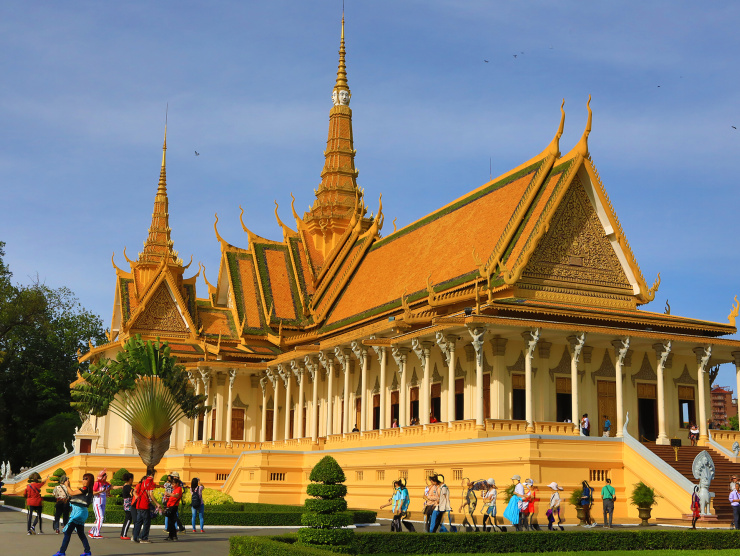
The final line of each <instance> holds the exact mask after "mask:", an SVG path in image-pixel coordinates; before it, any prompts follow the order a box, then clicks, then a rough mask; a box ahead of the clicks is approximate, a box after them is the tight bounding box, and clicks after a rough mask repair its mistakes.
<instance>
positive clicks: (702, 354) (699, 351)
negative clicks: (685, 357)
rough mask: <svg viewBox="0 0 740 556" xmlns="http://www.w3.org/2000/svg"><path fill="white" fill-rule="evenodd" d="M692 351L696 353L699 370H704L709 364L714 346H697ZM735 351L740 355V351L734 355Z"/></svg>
mask: <svg viewBox="0 0 740 556" xmlns="http://www.w3.org/2000/svg"><path fill="white" fill-rule="evenodd" d="M691 351H693V352H694V353H695V354H696V362H697V363H698V364H699V372H700V373H702V372H704V370H705V369H706V368H707V365H708V364H709V359H710V358H711V357H712V346H711V345H707V346H703V347H695V348H694V349H692V350H691ZM735 353H737V354H738V355H740V352H734V353H733V357H734V355H735ZM736 361H737V359H736Z"/></svg>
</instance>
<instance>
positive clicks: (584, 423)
mask: <svg viewBox="0 0 740 556" xmlns="http://www.w3.org/2000/svg"><path fill="white" fill-rule="evenodd" d="M581 434H582V435H583V436H591V422H590V421H589V420H588V413H584V414H583V417H582V418H581Z"/></svg>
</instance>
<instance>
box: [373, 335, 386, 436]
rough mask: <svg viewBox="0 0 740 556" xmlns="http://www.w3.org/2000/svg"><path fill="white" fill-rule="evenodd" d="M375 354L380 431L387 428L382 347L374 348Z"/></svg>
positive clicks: (383, 352)
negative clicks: (378, 388) (378, 389)
mask: <svg viewBox="0 0 740 556" xmlns="http://www.w3.org/2000/svg"><path fill="white" fill-rule="evenodd" d="M375 353H376V354H377V356H378V361H379V363H380V376H379V377H378V380H379V385H380V421H379V423H378V428H380V430H381V431H382V430H383V429H386V428H388V422H387V421H386V418H385V411H386V405H387V403H386V398H387V397H388V393H387V392H386V389H385V368H386V353H385V348H384V347H376V348H375Z"/></svg>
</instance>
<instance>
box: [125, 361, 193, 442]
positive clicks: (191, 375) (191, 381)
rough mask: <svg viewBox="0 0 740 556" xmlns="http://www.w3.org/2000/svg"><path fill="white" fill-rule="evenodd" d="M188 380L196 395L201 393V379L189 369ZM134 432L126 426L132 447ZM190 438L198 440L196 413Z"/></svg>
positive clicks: (128, 440) (127, 440)
mask: <svg viewBox="0 0 740 556" xmlns="http://www.w3.org/2000/svg"><path fill="white" fill-rule="evenodd" d="M188 380H189V381H190V384H191V385H192V387H193V391H194V392H195V394H196V395H198V394H199V393H200V381H199V380H198V379H197V378H196V377H195V374H194V373H192V372H190V371H188ZM132 436H133V432H132V430H131V427H130V426H128V427H127V428H126V444H127V445H128V446H129V447H130V446H131V442H132V440H133V438H132ZM190 440H192V441H193V442H195V441H196V440H198V416H197V415H196V416H195V417H193V422H192V423H191V433H190Z"/></svg>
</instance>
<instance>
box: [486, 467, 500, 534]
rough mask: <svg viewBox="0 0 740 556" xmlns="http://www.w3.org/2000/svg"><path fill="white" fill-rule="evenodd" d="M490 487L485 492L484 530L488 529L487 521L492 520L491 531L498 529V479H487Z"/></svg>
mask: <svg viewBox="0 0 740 556" xmlns="http://www.w3.org/2000/svg"><path fill="white" fill-rule="evenodd" d="M486 484H487V485H488V488H487V489H486V492H485V493H483V502H484V503H485V506H484V507H483V512H484V513H483V531H486V521H490V522H491V531H495V530H496V498H497V496H498V492H497V491H496V481H494V480H493V478H490V479H488V480H487V481H486Z"/></svg>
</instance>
